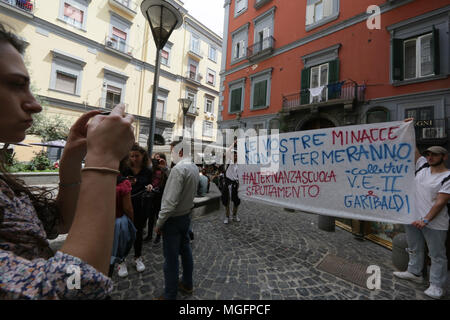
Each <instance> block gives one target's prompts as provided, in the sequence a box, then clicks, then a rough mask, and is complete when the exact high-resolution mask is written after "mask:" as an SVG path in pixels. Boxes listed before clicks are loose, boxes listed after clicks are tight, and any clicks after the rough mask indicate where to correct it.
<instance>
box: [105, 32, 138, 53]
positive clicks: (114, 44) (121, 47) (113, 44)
mask: <svg viewBox="0 0 450 320" xmlns="http://www.w3.org/2000/svg"><path fill="white" fill-rule="evenodd" d="M105 47H106V48H107V49H112V50H113V51H116V52H119V53H121V54H125V55H127V56H128V57H132V55H133V48H132V47H131V46H129V45H128V44H127V43H126V41H124V40H122V39H118V38H115V37H109V36H106V38H105Z"/></svg>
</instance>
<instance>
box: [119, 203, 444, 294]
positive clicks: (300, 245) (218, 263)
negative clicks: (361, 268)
mask: <svg viewBox="0 0 450 320" xmlns="http://www.w3.org/2000/svg"><path fill="white" fill-rule="evenodd" d="M240 218H241V222H232V223H230V224H229V225H225V224H223V211H216V212H213V213H211V214H208V215H205V216H201V217H194V219H193V229H194V232H195V240H194V241H193V243H192V250H193V255H194V293H193V294H192V295H183V294H181V293H179V294H178V299H182V300H190V299H193V300H207V299H209V300H234V299H251V300H261V299H263V300H266V299H267V300H279V299H283V300H284V299H288V300H296V299H312V300H367V299H370V300H379V299H380V300H393V299H399V300H410V299H417V300H428V299H429V298H428V297H426V296H425V295H424V294H423V291H424V290H425V289H426V288H427V284H428V283H423V284H415V283H411V282H407V281H404V280H399V279H396V278H394V277H393V275H392V272H393V271H395V268H394V266H393V265H392V262H391V251H390V250H388V249H386V248H384V247H382V246H379V245H377V244H375V243H372V242H370V241H367V240H366V241H363V242H360V241H357V240H355V239H354V237H353V235H352V234H351V233H349V232H347V231H344V230H342V229H340V228H338V227H336V231H335V232H325V231H321V230H319V229H318V227H317V216H316V215H312V214H306V213H301V212H287V211H285V210H283V209H282V208H277V207H271V206H268V205H262V204H258V203H254V202H247V201H243V202H242V204H241V206H240ZM143 252H144V263H145V265H146V269H145V271H144V272H142V273H137V271H136V269H135V267H134V266H133V265H132V260H133V259H132V257H133V250H132V251H131V253H130V255H129V256H128V258H127V264H128V272H129V275H128V277H126V278H119V277H118V276H117V272H115V274H114V276H113V280H114V282H115V288H114V292H113V294H112V298H113V299H120V300H122V299H125V300H126V299H153V298H155V297H157V296H159V295H161V294H162V292H163V288H164V287H163V285H164V281H163V262H164V258H163V256H162V244H159V245H157V246H155V245H153V243H150V242H146V243H144V248H143ZM327 255H335V256H338V257H340V258H343V259H345V260H347V261H351V262H354V263H360V264H362V265H367V266H368V265H377V266H379V267H380V269H381V289H380V290H369V289H367V288H364V287H362V286H360V285H356V284H354V283H352V282H348V281H345V280H343V279H341V278H339V277H337V276H334V275H332V274H330V273H327V272H324V271H321V270H319V269H318V268H317V266H318V264H319V263H320V262H321V261H322V260H323V259H324V258H325V257H326V256H327ZM180 269H181V268H180ZM369 276H370V274H367V277H369ZM448 283H449V282H447V294H446V296H445V297H444V299H447V300H448V299H449V294H448V289H450V287H449V285H448ZM430 300H431V299H430Z"/></svg>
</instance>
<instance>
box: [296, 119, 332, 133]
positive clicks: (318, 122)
mask: <svg viewBox="0 0 450 320" xmlns="http://www.w3.org/2000/svg"><path fill="white" fill-rule="evenodd" d="M334 127H336V126H335V124H334V123H333V122H332V121H330V120H328V119H325V118H313V119H310V120H308V121H306V122H305V123H304V124H303V125H302V126H301V128H300V130H314V129H325V128H334Z"/></svg>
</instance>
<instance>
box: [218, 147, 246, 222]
mask: <svg viewBox="0 0 450 320" xmlns="http://www.w3.org/2000/svg"><path fill="white" fill-rule="evenodd" d="M233 157H234V161H233V163H230V164H229V165H228V166H227V168H226V169H225V175H224V180H223V187H222V203H223V205H224V206H225V220H224V222H223V223H225V224H228V222H229V219H230V198H231V201H233V220H234V221H236V222H239V221H241V219H239V217H238V215H237V210H238V207H239V204H240V203H241V199H239V196H238V190H239V174H238V164H237V151H236V150H234V154H233Z"/></svg>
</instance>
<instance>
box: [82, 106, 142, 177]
mask: <svg viewBox="0 0 450 320" xmlns="http://www.w3.org/2000/svg"><path fill="white" fill-rule="evenodd" d="M133 122H134V117H133V116H132V115H127V114H125V105H124V104H118V105H117V106H116V107H115V108H114V109H113V110H112V111H111V114H110V115H108V116H104V115H96V116H95V117H93V118H92V121H91V122H90V123H89V124H88V125H87V155H86V166H102V167H109V168H114V169H116V168H117V167H118V166H119V162H120V160H121V159H123V158H124V157H125V156H126V155H127V154H128V152H129V151H130V149H131V146H132V145H133V143H134V133H133V127H132V123H133Z"/></svg>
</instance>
